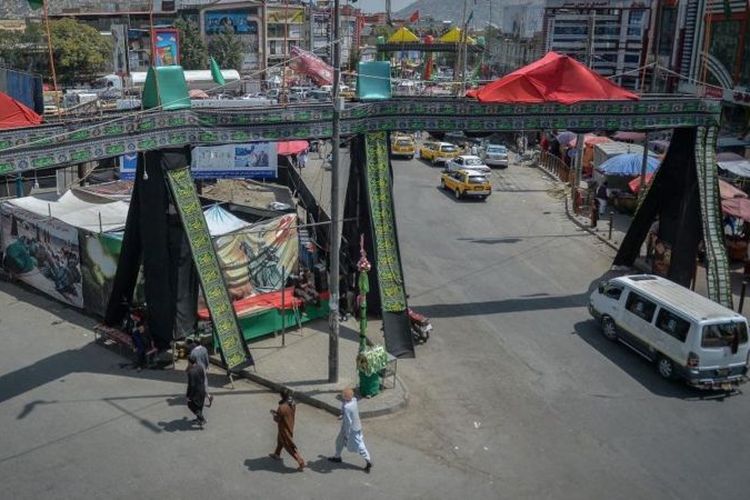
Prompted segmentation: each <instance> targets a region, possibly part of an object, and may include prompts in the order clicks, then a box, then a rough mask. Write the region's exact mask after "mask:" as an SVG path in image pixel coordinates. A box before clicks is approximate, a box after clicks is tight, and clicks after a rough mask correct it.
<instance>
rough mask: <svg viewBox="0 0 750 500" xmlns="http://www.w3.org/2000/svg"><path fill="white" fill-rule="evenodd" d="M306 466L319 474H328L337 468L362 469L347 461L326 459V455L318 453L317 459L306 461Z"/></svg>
mask: <svg viewBox="0 0 750 500" xmlns="http://www.w3.org/2000/svg"><path fill="white" fill-rule="evenodd" d="M307 467H308V468H309V469H310V470H312V471H315V472H318V473H320V474H328V473H330V472H333V471H334V470H337V469H349V470H358V471H361V470H362V467H357V466H356V465H354V464H350V463H347V462H338V463H337V462H331V461H330V460H328V457H325V456H323V455H318V459H317V460H312V461H310V462H307Z"/></svg>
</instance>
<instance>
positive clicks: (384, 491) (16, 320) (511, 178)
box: [0, 160, 750, 499]
mask: <svg viewBox="0 0 750 500" xmlns="http://www.w3.org/2000/svg"><path fill="white" fill-rule="evenodd" d="M394 170H395V175H396V188H395V191H396V212H397V214H398V224H399V227H398V230H399V236H400V243H401V250H402V254H403V258H404V269H405V274H406V284H407V289H408V292H409V294H410V300H411V304H412V305H413V306H414V307H415V308H416V309H417V310H419V311H420V312H423V313H425V314H427V315H428V316H430V317H431V318H432V321H433V324H434V326H435V330H434V332H433V336H432V338H431V339H430V341H429V342H428V343H427V344H426V345H423V346H419V347H418V357H417V359H415V360H403V361H401V362H400V363H399V375H400V376H401V377H402V378H403V379H404V380H405V382H406V384H407V386H408V387H409V391H410V403H409V407H408V408H407V409H406V410H404V411H402V412H400V413H397V414H393V415H390V416H387V417H379V418H375V419H370V420H366V421H365V422H364V426H365V438H366V441H367V443H368V446H369V448H370V451H371V452H372V454H373V457H374V462H375V468H374V469H373V471H372V473H371V474H369V475H367V474H365V473H364V472H362V471H361V470H360V467H361V465H362V461H361V459H360V458H359V457H356V456H353V455H345V461H346V463H344V464H343V465H342V466H338V465H334V466H333V467H332V466H331V464H329V463H328V462H327V461H325V460H324V457H325V456H326V455H329V454H331V453H332V451H333V450H332V449H333V440H334V438H335V435H336V433H337V430H338V426H339V422H338V421H337V420H336V419H335V418H334V417H332V416H330V415H329V414H327V413H324V412H321V411H319V410H316V409H313V408H310V407H306V406H304V405H300V406H299V409H298V417H297V432H296V440H297V443H298V445H299V446H300V449H301V450H302V453H303V454H304V455H305V457H306V458H307V459H308V461H309V462H310V464H311V466H310V468H309V469H308V470H306V471H304V472H301V473H298V472H295V471H294V469H293V467H294V464H293V461H292V460H291V459H290V458H289V457H286V458H285V462H284V464H283V465H281V464H278V463H276V462H274V461H272V460H271V459H269V458H267V454H268V453H269V452H270V451H272V449H273V446H274V443H275V427H274V424H273V422H272V420H271V417H270V415H269V410H270V409H271V408H274V407H275V405H276V403H277V399H278V398H277V397H276V396H275V395H274V394H271V393H269V392H268V391H266V390H265V389H263V388H261V387H259V386H256V385H253V384H249V383H246V382H237V383H236V384H235V389H234V390H232V389H231V388H229V387H227V386H225V385H224V384H225V379H224V377H222V376H221V375H220V374H218V373H216V372H215V373H214V374H212V375H211V380H210V383H211V386H212V389H213V393H214V394H215V395H216V401H215V403H214V407H213V408H211V409H209V410H208V412H207V418H208V421H209V422H208V425H207V427H206V429H204V430H202V431H200V430H195V429H193V428H192V427H191V426H190V425H189V421H188V419H189V418H190V417H189V413H188V411H187V409H186V408H185V407H184V401H183V396H184V374H183V373H182V372H181V371H160V372H159V371H157V372H154V371H144V372H141V373H138V372H136V371H133V370H131V369H129V368H127V367H125V368H123V367H121V366H120V364H121V363H122V362H123V358H121V357H119V356H118V355H117V354H115V353H113V352H110V351H109V350H106V349H104V348H102V347H100V346H98V345H95V344H92V340H93V338H92V334H91V332H90V327H91V326H92V325H93V321H92V320H90V319H87V318H84V317H82V316H81V315H79V314H77V313H75V312H74V311H71V310H70V309H67V308H65V307H63V306H61V305H59V304H56V303H54V302H52V301H49V300H47V299H45V298H43V297H41V296H39V295H36V294H34V293H31V292H28V291H26V290H24V289H22V288H19V287H17V286H15V285H11V284H8V283H4V282H0V339H2V351H3V355H2V356H0V425H1V426H2V440H1V441H0V443H1V446H0V481H1V483H2V485H3V486H2V488H3V494H2V496H3V497H7V498H13V499H27V498H28V499H31V498H39V497H43V496H44V497H50V498H76V499H79V498H108V499H109V498H133V497H140V498H159V499H167V498H185V497H187V496H191V497H192V496H196V497H204V498H237V497H246V498H290V499H301V498H315V499H321V498H322V499H349V498H373V499H374V498H399V499H400V498H424V499H456V498H464V499H475V498H476V499H484V498H487V499H495V498H535V499H536V498H575V499H579V498H596V499H599V498H608V499H609V498H680V499H684V498H719V497H720V498H744V497H746V496H747V493H746V491H747V490H748V487H749V486H750V478H748V475H747V474H746V472H745V471H746V464H747V463H748V462H749V459H750V451H748V450H749V449H750V447H749V446H748V445H749V444H750V443H749V442H748V441H750V437H748V432H747V431H746V428H745V427H744V426H745V425H746V417H747V415H750V411H749V410H750V402H749V400H748V396H747V395H738V396H733V397H729V398H706V397H704V396H705V394H704V393H701V392H698V391H694V390H690V389H688V388H686V387H683V386H682V385H680V384H677V383H669V382H665V381H662V380H661V379H659V378H658V376H657V374H656V372H655V370H654V369H653V367H652V366H651V365H649V364H648V363H647V362H646V361H645V360H643V359H642V358H640V357H638V356H637V355H636V354H634V353H632V352H631V351H629V350H627V349H626V348H625V347H624V346H622V345H618V344H613V343H610V342H608V341H606V340H605V339H604V338H603V337H602V336H601V334H600V332H599V329H598V327H597V326H596V325H595V324H594V323H593V322H592V321H591V320H590V319H589V317H588V314H587V312H586V309H585V305H586V303H587V296H588V293H589V290H590V289H591V288H592V287H593V286H596V284H597V283H598V281H599V279H600V278H601V277H602V276H604V275H605V274H606V272H607V270H608V268H609V265H610V263H611V259H612V257H613V255H612V251H611V250H610V249H609V248H607V247H606V246H604V245H603V244H601V243H599V242H598V240H596V239H595V238H594V237H592V236H591V235H589V234H588V233H586V232H583V231H581V230H579V229H578V228H577V227H576V226H575V225H574V224H573V223H571V222H570V221H569V220H568V219H567V218H566V216H565V214H564V210H563V207H562V204H561V202H560V201H559V199H557V198H555V196H554V194H555V189H554V187H555V186H554V184H553V183H552V182H551V181H549V180H547V179H546V178H545V177H544V176H543V174H542V173H541V172H539V171H538V170H535V169H529V168H524V167H519V166H517V165H512V166H511V167H510V168H509V169H508V170H506V171H499V170H496V171H494V172H493V174H492V180H493V185H494V188H495V190H494V193H493V194H492V196H491V197H490V198H489V199H488V200H487V201H485V202H481V201H457V200H455V199H454V198H453V197H452V196H450V195H449V194H446V193H444V192H442V191H440V190H439V189H438V187H437V186H438V183H439V169H438V168H435V167H430V166H429V165H427V164H425V163H423V162H421V161H419V160H412V161H398V160H397V161H394Z"/></svg>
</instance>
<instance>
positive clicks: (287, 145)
mask: <svg viewBox="0 0 750 500" xmlns="http://www.w3.org/2000/svg"><path fill="white" fill-rule="evenodd" d="M276 147H277V150H276V154H278V155H281V156H289V155H298V154H300V153H301V152H302V151H304V150H306V149H308V148H309V147H310V144H309V143H308V142H307V141H281V142H279V143H278V144H277V146H276Z"/></svg>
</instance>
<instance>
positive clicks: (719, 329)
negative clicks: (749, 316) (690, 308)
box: [701, 321, 747, 348]
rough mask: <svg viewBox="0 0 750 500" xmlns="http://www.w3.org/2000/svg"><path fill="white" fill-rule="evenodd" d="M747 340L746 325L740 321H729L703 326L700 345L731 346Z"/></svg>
mask: <svg viewBox="0 0 750 500" xmlns="http://www.w3.org/2000/svg"><path fill="white" fill-rule="evenodd" d="M735 342H737V343H738V344H745V343H746V342H747V325H746V324H745V323H744V322H740V321H729V322H727V323H718V324H716V325H706V326H704V327H703V338H702V339H701V347H709V348H711V347H731V346H732V344H734V343H735Z"/></svg>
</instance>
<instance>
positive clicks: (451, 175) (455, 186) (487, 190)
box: [440, 170, 492, 200]
mask: <svg viewBox="0 0 750 500" xmlns="http://www.w3.org/2000/svg"><path fill="white" fill-rule="evenodd" d="M440 187H441V188H442V189H445V190H448V191H453V194H454V196H455V197H456V199H457V200H460V199H461V198H464V197H478V198H480V199H482V200H485V199H487V197H488V196H489V195H491V194H492V184H490V181H489V179H487V177H486V176H485V175H484V174H482V173H480V172H476V171H474V170H456V171H454V172H444V173H443V174H442V175H441V176H440Z"/></svg>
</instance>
